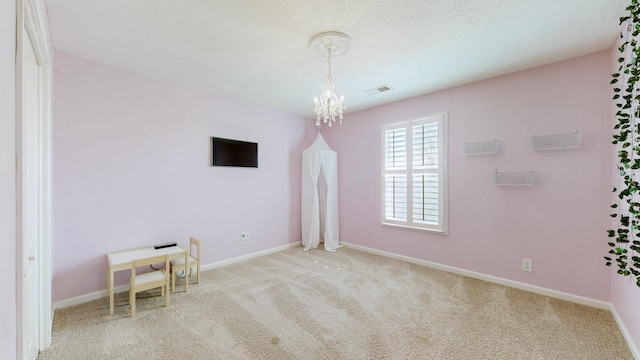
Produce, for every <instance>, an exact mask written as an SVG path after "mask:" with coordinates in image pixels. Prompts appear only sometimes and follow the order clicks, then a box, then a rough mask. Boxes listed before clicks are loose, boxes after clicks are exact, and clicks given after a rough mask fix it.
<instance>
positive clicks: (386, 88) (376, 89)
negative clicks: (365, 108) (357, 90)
mask: <svg viewBox="0 0 640 360" xmlns="http://www.w3.org/2000/svg"><path fill="white" fill-rule="evenodd" d="M391 89H393V88H392V87H391V86H389V85H387V84H384V85H380V86H378V87H374V88H373V89H369V90H365V91H364V93H365V94H368V95H375V94H380V93H383V92H385V91H389V90H391Z"/></svg>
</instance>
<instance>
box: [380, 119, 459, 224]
mask: <svg viewBox="0 0 640 360" xmlns="http://www.w3.org/2000/svg"><path fill="white" fill-rule="evenodd" d="M383 146H384V155H383V156H384V160H383V163H384V164H383V204H382V207H383V214H382V223H383V224H385V225H393V226H402V227H409V228H417V229H423V230H432V231H436V232H439V233H445V234H446V231H447V228H446V223H447V219H446V204H447V203H446V200H447V199H446V171H445V170H446V169H445V165H446V156H445V155H446V114H438V115H434V116H430V117H427V118H421V119H416V120H411V121H403V122H397V123H389V124H384V125H383ZM409 154H410V155H409Z"/></svg>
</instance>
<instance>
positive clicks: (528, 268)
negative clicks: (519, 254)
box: [522, 259, 533, 272]
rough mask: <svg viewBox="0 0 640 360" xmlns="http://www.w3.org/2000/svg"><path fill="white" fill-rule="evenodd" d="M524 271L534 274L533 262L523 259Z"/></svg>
mask: <svg viewBox="0 0 640 360" xmlns="http://www.w3.org/2000/svg"><path fill="white" fill-rule="evenodd" d="M522 271H528V272H533V260H531V259H522Z"/></svg>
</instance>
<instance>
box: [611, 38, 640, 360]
mask: <svg viewBox="0 0 640 360" xmlns="http://www.w3.org/2000/svg"><path fill="white" fill-rule="evenodd" d="M622 28H623V29H624V28H625V27H624V26H623V27H622ZM620 45H621V42H620V39H618V43H617V44H616V46H614V47H612V48H611V53H610V56H611V73H616V72H618V66H619V64H618V61H617V59H618V58H619V57H620V52H619V51H618V47H619V46H620ZM610 96H611V97H612V96H613V90H611V93H610ZM611 111H612V114H615V113H616V112H617V111H618V108H617V107H616V106H615V103H614V102H613V101H612V102H611ZM617 122H618V121H617V120H616V119H615V116H614V117H613V120H612V125H610V126H611V128H613V126H614V125H615V124H616V123H617ZM617 163H618V160H617V156H616V152H613V154H612V165H611V173H612V180H611V181H612V184H617V177H618V176H617V173H618V171H617ZM611 195H612V197H611V200H610V203H611V204H613V203H616V202H617V200H618V199H617V197H616V196H615V194H613V193H612V194H611ZM611 224H612V225H611V228H612V229H615V228H616V226H617V224H616V223H615V221H612V222H611ZM610 270H611V298H610V301H611V304H612V305H613V307H614V309H615V311H616V313H617V314H618V316H619V318H620V320H621V321H622V322H623V323H624V327H625V329H626V331H627V335H628V337H629V338H631V339H634V340H635V342H634V344H633V346H635V353H636V356H640V306H639V305H638V304H640V288H639V287H638V286H637V285H636V284H635V282H634V281H632V279H630V278H628V277H622V276H620V275H618V274H617V273H616V270H617V267H616V266H615V264H614V265H613V266H612V268H611V269H610Z"/></svg>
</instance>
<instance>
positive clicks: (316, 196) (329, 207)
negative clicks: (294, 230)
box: [302, 134, 341, 251]
mask: <svg viewBox="0 0 640 360" xmlns="http://www.w3.org/2000/svg"><path fill="white" fill-rule="evenodd" d="M338 225H339V224H338V155H337V153H336V152H335V151H333V150H331V148H330V147H329V145H327V143H326V142H325V141H324V138H322V135H320V134H318V137H317V138H316V140H315V141H314V143H313V144H312V145H311V146H310V147H309V148H308V149H306V150H305V151H303V153H302V245H303V246H304V249H305V250H310V249H317V248H318V246H319V245H320V243H321V242H323V243H324V249H325V250H327V251H336V249H338V248H339V247H341V245H340V236H339V231H338Z"/></svg>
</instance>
